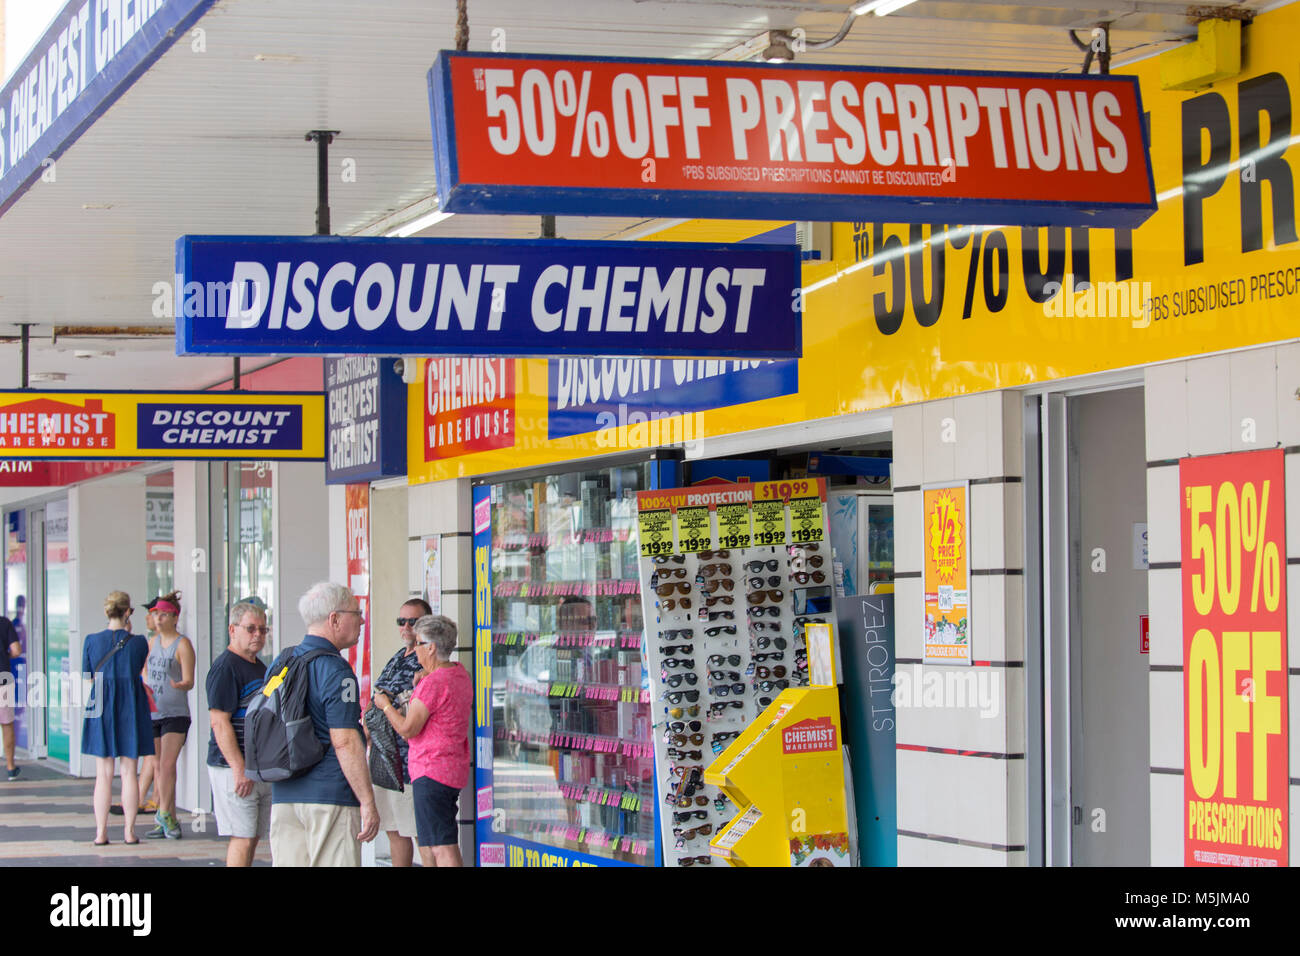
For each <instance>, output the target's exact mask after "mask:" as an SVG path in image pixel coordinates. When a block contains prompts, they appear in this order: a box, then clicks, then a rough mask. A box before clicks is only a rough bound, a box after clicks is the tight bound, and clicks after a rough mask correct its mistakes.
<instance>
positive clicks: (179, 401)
mask: <svg viewBox="0 0 1300 956" xmlns="http://www.w3.org/2000/svg"><path fill="white" fill-rule="evenodd" d="M0 458H17V459H51V458H72V459H129V460H138V459H143V458H171V459H190V460H193V459H257V460H295V461H323V460H324V458H325V396H324V395H322V394H320V393H319V392H311V393H302V392H260V393H252V392H209V393H203V394H196V393H194V392H29V391H18V392H0Z"/></svg>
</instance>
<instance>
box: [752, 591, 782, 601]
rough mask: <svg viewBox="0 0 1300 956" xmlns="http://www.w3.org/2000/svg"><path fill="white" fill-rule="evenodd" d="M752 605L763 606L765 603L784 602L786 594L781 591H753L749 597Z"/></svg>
mask: <svg viewBox="0 0 1300 956" xmlns="http://www.w3.org/2000/svg"><path fill="white" fill-rule="evenodd" d="M748 600H749V603H750V604H762V603H763V602H764V601H767V600H772V601H784V600H785V592H784V591H781V590H773V591H752V592H750V594H749V596H748Z"/></svg>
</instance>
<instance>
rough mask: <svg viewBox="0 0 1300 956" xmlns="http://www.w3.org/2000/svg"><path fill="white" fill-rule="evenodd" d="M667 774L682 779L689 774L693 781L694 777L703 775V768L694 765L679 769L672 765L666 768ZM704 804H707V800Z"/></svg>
mask: <svg viewBox="0 0 1300 956" xmlns="http://www.w3.org/2000/svg"><path fill="white" fill-rule="evenodd" d="M668 773H669V774H671V775H672V776H674V777H684V776H686V775H687V774H690V776H691V778H692V779H694V778H695V777H697V776H700V775H702V774H703V773H704V768H703V767H701V766H700V765H699V764H696V765H695V766H693V767H680V766H676V765H674V766H671V767H669V768H668ZM704 802H705V803H706V804H707V803H708V799H707V798H705V801H704Z"/></svg>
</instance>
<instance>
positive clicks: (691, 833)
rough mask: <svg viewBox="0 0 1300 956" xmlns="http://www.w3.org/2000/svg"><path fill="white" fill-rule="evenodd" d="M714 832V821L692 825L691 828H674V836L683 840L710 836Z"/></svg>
mask: <svg viewBox="0 0 1300 956" xmlns="http://www.w3.org/2000/svg"><path fill="white" fill-rule="evenodd" d="M712 832H713V824H712V823H701V824H700V825H699V826H698V827H691V828H690V829H689V830H677V829H674V830H673V836H675V837H678V838H680V839H682V840H694V839H695V838H696V837H697V836H708V835H709V834H710V833H712Z"/></svg>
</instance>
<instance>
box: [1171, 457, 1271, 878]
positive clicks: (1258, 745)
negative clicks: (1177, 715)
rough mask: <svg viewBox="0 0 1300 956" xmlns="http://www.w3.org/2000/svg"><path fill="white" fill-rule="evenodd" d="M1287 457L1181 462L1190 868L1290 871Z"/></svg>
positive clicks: (1186, 842) (1186, 828)
mask: <svg viewBox="0 0 1300 956" xmlns="http://www.w3.org/2000/svg"><path fill="white" fill-rule="evenodd" d="M1284 481H1285V477H1284V465H1283V459H1282V451H1281V450H1280V449H1279V450H1276V451H1259V452H1239V453H1236V454H1231V455H1216V456H1212V457H1207V458H1185V459H1183V460H1182V461H1181V462H1180V463H1179V482H1180V489H1181V502H1180V503H1181V505H1182V568H1183V667H1184V691H1183V701H1184V703H1183V716H1184V730H1185V735H1184V736H1185V740H1186V744H1185V752H1184V773H1183V781H1184V782H1183V794H1184V798H1185V804H1186V817H1185V820H1184V831H1183V832H1184V840H1183V845H1184V847H1185V863H1186V864H1187V865H1188V866H1286V865H1287V854H1288V842H1289V841H1288V832H1287V831H1288V819H1287V816H1288V801H1287V784H1288V780H1287V683H1286V682H1287V662H1286V511H1285V504H1286V489H1285V487H1284Z"/></svg>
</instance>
